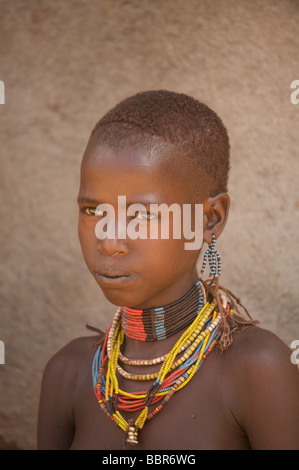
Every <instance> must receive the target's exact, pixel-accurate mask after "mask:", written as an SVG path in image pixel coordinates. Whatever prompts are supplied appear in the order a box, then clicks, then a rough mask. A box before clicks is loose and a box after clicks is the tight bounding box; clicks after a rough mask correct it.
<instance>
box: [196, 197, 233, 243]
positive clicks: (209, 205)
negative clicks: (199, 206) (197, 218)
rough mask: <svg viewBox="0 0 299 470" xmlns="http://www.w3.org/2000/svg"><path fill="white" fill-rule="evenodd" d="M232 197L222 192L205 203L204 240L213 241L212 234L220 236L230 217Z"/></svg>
mask: <svg viewBox="0 0 299 470" xmlns="http://www.w3.org/2000/svg"><path fill="white" fill-rule="evenodd" d="M229 207H230V198H229V195H228V194H227V193H221V194H218V195H217V196H214V197H211V198H209V199H208V200H207V201H206V202H204V204H203V240H204V241H205V242H207V243H208V244H210V243H212V235H213V234H214V235H215V237H216V239H217V238H219V237H220V235H221V233H222V231H223V229H224V227H225V225H226V221H227V218H228V213H229Z"/></svg>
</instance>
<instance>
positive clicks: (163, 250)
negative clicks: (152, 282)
mask: <svg viewBox="0 0 299 470" xmlns="http://www.w3.org/2000/svg"><path fill="white" fill-rule="evenodd" d="M198 254H199V253H198V251H196V250H185V249H184V240H148V241H147V243H144V244H141V243H140V246H139V247H138V254H137V256H138V257H139V259H140V260H141V259H143V260H144V265H145V266H147V269H148V274H149V276H150V275H151V276H153V275H157V276H159V277H161V276H162V274H163V273H165V275H167V276H172V275H174V276H177V275H180V274H182V273H184V272H186V271H187V270H189V269H192V268H193V266H194V265H196V262H197V259H198Z"/></svg>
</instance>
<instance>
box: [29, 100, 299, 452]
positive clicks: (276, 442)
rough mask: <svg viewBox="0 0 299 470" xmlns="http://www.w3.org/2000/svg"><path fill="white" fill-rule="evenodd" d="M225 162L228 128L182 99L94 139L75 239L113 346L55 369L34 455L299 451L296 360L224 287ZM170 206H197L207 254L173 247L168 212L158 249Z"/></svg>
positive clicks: (133, 110)
mask: <svg viewBox="0 0 299 470" xmlns="http://www.w3.org/2000/svg"><path fill="white" fill-rule="evenodd" d="M229 154H230V152H229V140H228V136H227V132H226V129H225V127H224V126H223V123H222V122H221V120H220V119H219V117H218V116H217V115H216V114H215V113H214V112H213V111H212V110H211V109H209V108H208V107H207V106H205V105H204V104H202V103H200V102H198V101H197V100H195V99H193V98H191V97H189V96H186V95H183V94H177V93H173V92H168V91H149V92H144V93H139V94H137V95H135V96H133V97H130V98H128V99H126V100H124V101H123V102H121V103H119V104H118V105H117V106H116V107H115V108H113V109H112V110H111V111H109V112H108V113H107V114H106V115H105V116H104V117H103V118H102V119H101V120H100V121H99V122H98V124H97V125H96V126H95V128H94V130H93V132H92V134H91V136H90V139H89V142H88V144H87V148H86V151H85V153H84V156H83V160H82V166H81V181H80V189H79V194H78V204H79V238H80V243H81V247H82V252H83V255H84V259H85V261H86V264H87V267H88V269H89V270H90V272H91V274H92V275H93V277H94V279H95V281H96V282H97V283H98V285H99V287H100V288H101V289H102V291H103V293H104V295H105V296H106V298H107V299H108V300H109V301H110V302H111V303H112V304H114V305H115V306H116V313H115V317H114V318H113V319H111V325H110V327H109V329H108V331H107V332H106V333H104V332H98V335H97V336H96V337H94V336H88V337H83V338H79V339H76V340H74V341H72V342H71V343H70V344H68V345H67V346H66V347H64V348H63V349H62V350H61V351H59V352H58V353H57V354H56V355H55V356H54V357H53V358H52V359H51V360H50V361H49V363H48V365H47V367H46V369H45V372H44V377H43V384H42V391H41V400H40V411H39V430H38V448H40V449H109V450H113V449H116V450H119V449H122V448H126V449H138V450H140V449H148V450H150V449H155V450H159V449H168V450H178V449H186V450H187V449H299V399H298V398H299V374H298V370H297V367H296V366H295V365H293V364H292V363H291V360H290V355H291V351H290V350H289V348H288V347H287V346H286V345H285V344H284V343H283V342H282V341H281V340H280V339H279V338H278V337H277V336H275V335H274V334H273V333H271V332H269V331H266V330H264V329H261V328H259V327H258V326H257V325H256V324H255V322H254V321H253V320H252V318H251V317H250V316H249V314H248V312H247V311H246V309H244V308H242V305H241V303H240V301H239V299H237V298H236V297H235V296H234V295H233V294H232V292H231V291H229V290H228V289H225V288H224V287H222V286H220V283H219V277H220V276H221V256H220V254H219V253H218V251H217V239H218V238H219V236H220V235H221V233H222V231H223V229H224V227H225V224H226V221H227V217H228V212H229V196H228V193H227V180H228V173H229ZM122 204H124V207H123V206H122ZM162 204H164V206H163V207H167V208H168V209H170V208H173V207H176V208H181V209H184V208H186V207H187V205H188V207H190V214H191V216H190V222H191V225H192V228H193V232H192V233H195V228H196V225H197V224H198V218H196V214H195V212H193V211H192V210H193V209H195V208H198V207H200V208H201V209H202V212H201V219H200V225H201V226H200V228H201V231H202V239H203V242H206V244H207V246H203V247H202V246H201V245H200V246H199V247H195V249H186V240H187V238H188V237H187V236H186V234H185V232H184V233H183V234H182V231H181V234H182V235H181V236H177V235H176V233H175V226H176V225H175V223H178V222H181V223H184V221H182V214H184V213H183V212H181V213H180V214H179V216H178V217H176V215H177V214H176V215H175V213H174V211H171V210H169V212H168V214H169V221H168V222H169V227H170V230H169V232H168V236H167V237H163V236H162V230H163V229H164V226H163V227H162V225H163V224H165V219H163V220H162V217H161V213H160V212H159V211H157V210H156V209H157V207H160V208H161V207H162V206H161V205H162ZM174 205H175V206H174ZM153 208H155V210H153ZM191 209H192V210H191ZM124 211H125V216H124V215H123V214H124ZM120 214H121V216H120ZM108 215H109V217H110V218H109V217H108ZM113 216H114V219H113ZM112 219H113V220H112ZM171 222H173V225H171ZM174 222H175V223H174ZM132 227H133V228H134V229H135V231H134V230H133V229H132ZM153 227H154V228H156V229H157V230H158V234H159V236H156V237H153V236H151V235H152V233H153V232H152V230H153ZM104 229H105V230H104ZM129 229H130V230H129ZM201 253H202V254H204V253H205V255H204V257H203V265H202V269H201V270H200V269H199V270H198V269H197V268H198V266H197V264H198V263H197V262H198V258H199V255H200V254H201ZM224 269H225V267H224ZM95 345H96V346H95Z"/></svg>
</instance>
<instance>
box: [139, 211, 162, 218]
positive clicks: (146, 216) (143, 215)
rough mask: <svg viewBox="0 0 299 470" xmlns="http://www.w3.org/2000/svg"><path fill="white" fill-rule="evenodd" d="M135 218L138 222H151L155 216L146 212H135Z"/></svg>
mask: <svg viewBox="0 0 299 470" xmlns="http://www.w3.org/2000/svg"><path fill="white" fill-rule="evenodd" d="M135 218H136V219H140V220H153V219H156V218H157V214H154V213H153V212H147V211H136V213H135Z"/></svg>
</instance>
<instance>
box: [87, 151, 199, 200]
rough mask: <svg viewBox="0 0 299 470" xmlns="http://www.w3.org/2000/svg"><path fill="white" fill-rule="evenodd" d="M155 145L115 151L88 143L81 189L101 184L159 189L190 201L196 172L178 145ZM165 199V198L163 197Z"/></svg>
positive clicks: (130, 189) (128, 189) (168, 195)
mask: <svg viewBox="0 0 299 470" xmlns="http://www.w3.org/2000/svg"><path fill="white" fill-rule="evenodd" d="M171 147H172V146H169V147H168V148H165V146H164V148H162V149H161V148H159V147H157V146H155V147H152V148H139V149H136V148H135V149H134V148H133V149H132V148H129V147H126V146H124V148H123V149H121V150H120V149H118V150H117V151H113V150H112V149H111V148H109V147H105V146H89V147H87V149H86V151H85V154H84V157H83V160H82V166H81V190H85V191H87V190H91V189H92V188H93V189H97V188H101V190H102V191H104V190H105V189H107V190H108V189H109V190H112V189H114V192H115V193H116V192H117V191H122V192H123V191H124V190H126V192H130V193H131V194H132V193H133V191H134V189H135V190H136V192H137V193H141V192H152V193H153V192H158V193H159V194H160V196H161V197H162V196H163V197H164V198H166V199H168V200H173V201H174V200H176V198H178V197H179V198H180V199H181V200H182V199H184V202H190V197H191V193H190V182H191V179H192V172H191V171H190V168H189V165H186V162H185V165H182V159H181V158H180V157H179V156H178V155H177V154H175V152H174V149H173V148H171ZM161 202H163V201H161Z"/></svg>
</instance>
